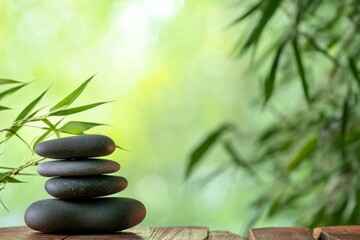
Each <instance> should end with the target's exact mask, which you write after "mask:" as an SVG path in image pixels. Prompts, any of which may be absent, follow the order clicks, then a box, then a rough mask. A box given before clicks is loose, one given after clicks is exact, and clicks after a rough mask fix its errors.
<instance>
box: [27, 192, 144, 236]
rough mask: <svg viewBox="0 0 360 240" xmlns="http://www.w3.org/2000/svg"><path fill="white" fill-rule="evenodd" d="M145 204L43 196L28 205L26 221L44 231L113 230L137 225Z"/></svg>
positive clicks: (126, 199) (126, 200)
mask: <svg viewBox="0 0 360 240" xmlns="http://www.w3.org/2000/svg"><path fill="white" fill-rule="evenodd" d="M145 215H146V209H145V206H144V205H143V204H142V203H141V202H139V201H137V200H135V199H130V198H92V199H86V200H77V201H76V200H72V201H69V200H59V199H46V200H41V201H37V202H35V203H33V204H31V205H30V206H29V207H28V209H27V210H26V212H25V222H26V224H27V225H28V226H29V227H30V228H32V229H34V230H37V231H41V232H44V233H113V232H116V231H121V230H124V229H127V228H131V227H133V226H135V225H137V224H139V223H140V222H141V221H142V220H143V219H144V218H145Z"/></svg>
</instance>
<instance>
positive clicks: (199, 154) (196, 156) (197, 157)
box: [185, 124, 229, 178]
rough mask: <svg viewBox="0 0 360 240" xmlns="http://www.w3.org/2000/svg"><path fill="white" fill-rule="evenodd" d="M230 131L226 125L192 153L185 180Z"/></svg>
mask: <svg viewBox="0 0 360 240" xmlns="http://www.w3.org/2000/svg"><path fill="white" fill-rule="evenodd" d="M228 129H229V125H227V124H225V125H223V126H221V127H220V128H218V129H217V130H215V131H214V132H211V133H210V134H209V135H208V136H207V137H206V138H205V140H204V141H203V142H202V143H201V144H200V145H199V146H198V147H197V148H196V149H195V150H194V151H193V152H192V153H191V155H190V159H189V163H188V165H187V169H186V173H185V178H188V177H189V176H190V174H191V172H192V171H193V169H194V167H195V166H196V165H197V164H198V163H199V162H200V161H201V160H202V158H203V157H204V155H205V154H206V153H207V152H208V151H209V150H210V149H211V148H212V147H213V146H214V145H215V143H216V142H217V141H218V140H219V139H220V137H221V136H222V135H223V134H224V133H225V132H226V131H227V130H228Z"/></svg>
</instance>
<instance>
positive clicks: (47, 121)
mask: <svg viewBox="0 0 360 240" xmlns="http://www.w3.org/2000/svg"><path fill="white" fill-rule="evenodd" d="M42 121H43V122H44V123H45V124H46V125H48V126H49V128H50V129H49V130H50V131H52V132H54V133H55V134H56V137H58V138H59V137H60V133H59V130H58V129H57V128H56V126H55V125H54V124H52V123H51V122H50V121H49V120H48V119H47V118H45V119H43V120H42Z"/></svg>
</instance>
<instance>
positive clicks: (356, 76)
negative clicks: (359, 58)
mask: <svg viewBox="0 0 360 240" xmlns="http://www.w3.org/2000/svg"><path fill="white" fill-rule="evenodd" d="M348 60H349V67H350V70H351V73H352V75H353V76H354V79H355V81H356V83H357V85H358V87H359V88H360V75H359V71H358V69H357V67H356V63H355V61H354V59H353V58H351V57H349V59H348Z"/></svg>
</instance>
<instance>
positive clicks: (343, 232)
mask: <svg viewBox="0 0 360 240" xmlns="http://www.w3.org/2000/svg"><path fill="white" fill-rule="evenodd" d="M0 239H1V240H34V239H36V240H38V239H39V240H55V239H56V240H63V239H66V240H85V239H95V240H104V239H107V240H110V239H119V240H142V239H153V240H158V239H161V240H187V239H189V240H355V239H356V240H360V226H336V227H321V228H315V229H314V231H313V234H311V233H310V230H309V229H308V228H258V229H251V230H250V231H249V236H248V238H243V237H240V236H239V235H236V234H234V233H231V232H227V231H209V228H207V227H134V228H131V229H128V230H126V231H123V232H120V233H117V234H102V235H60V234H59V235H53V234H43V233H39V232H35V231H33V230H31V229H29V228H28V227H8V228H0Z"/></svg>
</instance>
